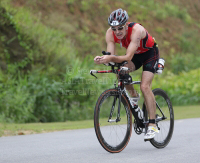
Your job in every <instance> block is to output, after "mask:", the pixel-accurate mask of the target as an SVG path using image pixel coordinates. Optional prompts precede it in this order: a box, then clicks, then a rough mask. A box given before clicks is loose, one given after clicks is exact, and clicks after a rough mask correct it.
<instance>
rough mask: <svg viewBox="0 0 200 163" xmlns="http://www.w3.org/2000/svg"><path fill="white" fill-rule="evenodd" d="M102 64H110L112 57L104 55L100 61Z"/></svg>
mask: <svg viewBox="0 0 200 163" xmlns="http://www.w3.org/2000/svg"><path fill="white" fill-rule="evenodd" d="M99 62H100V63H109V62H111V56H110V55H104V56H102V57H101V58H100V60H99Z"/></svg>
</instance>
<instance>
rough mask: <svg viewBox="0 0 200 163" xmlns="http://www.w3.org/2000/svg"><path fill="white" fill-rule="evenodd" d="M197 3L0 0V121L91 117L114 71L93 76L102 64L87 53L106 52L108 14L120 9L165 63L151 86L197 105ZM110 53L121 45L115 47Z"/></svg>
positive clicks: (180, 102)
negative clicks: (140, 27)
mask: <svg viewBox="0 0 200 163" xmlns="http://www.w3.org/2000/svg"><path fill="white" fill-rule="evenodd" d="M144 2H145V3H144ZM183 3H187V2H185V1H184V2H183ZM194 3H195V2H194ZM194 5H195V4H194ZM196 6H197V7H196V9H192V12H191V11H190V7H188V6H187V4H185V6H184V7H180V6H178V5H177V4H175V3H174V2H172V1H167V2H166V1H163V2H162V1H156V0H148V1H144V0H136V1H131V0H121V1H118V0H117V1H114V0H111V1H103V0H99V1H95V0H88V1H85V0H70V1H67V2H66V1H64V0H61V1H59V2H58V1H56V0H52V1H47V0H44V1H41V0H36V1H34V2H33V1H32V0H2V1H1V3H0V59H1V61H0V103H1V106H0V122H15V123H25V122H29V123H30V122H55V121H57V122H58V121H59V122H63V121H69V120H84V119H92V118H93V108H94V106H95V102H96V100H97V98H98V96H99V95H100V94H101V92H103V91H104V90H105V89H108V88H110V87H113V83H114V82H113V81H114V79H115V75H106V74H105V75H101V76H100V75H98V77H99V79H98V80H95V79H94V78H93V77H91V76H90V75H89V70H90V69H108V68H107V67H105V66H97V65H94V63H93V57H94V56H96V55H101V53H100V52H101V51H102V50H105V48H106V45H105V31H106V30H107V28H108V25H107V16H108V15H109V14H110V12H111V11H112V10H114V9H116V8H119V7H121V8H125V9H126V10H127V11H128V13H129V16H130V21H135V22H139V23H141V24H142V25H144V26H145V27H146V28H147V29H148V31H149V32H150V33H151V34H152V35H153V36H155V38H156V40H157V42H158V44H159V48H160V51H161V55H162V57H164V58H165V60H166V67H165V70H164V73H163V74H162V75H161V76H156V77H155V81H154V83H153V88H156V87H161V88H163V89H164V90H165V91H166V92H167V93H168V94H169V97H170V98H171V99H172V102H173V104H174V105H188V104H200V96H199V94H200V87H199V79H200V77H199V74H200V73H199V63H200V57H199V55H198V54H199V51H200V46H198V45H200V42H199V33H200V32H199V30H200V28H199V24H200V21H199V19H198V17H195V16H193V13H195V15H198V11H199V10H198V5H196ZM94 8H95V10H94ZM191 14H192V15H191ZM176 22H178V23H176ZM192 24H194V25H192ZM117 53H118V55H123V54H124V53H125V50H124V49H120V48H119V45H118V46H117ZM140 74H141V70H140V71H137V72H135V73H134V74H133V77H134V79H139V78H140Z"/></svg>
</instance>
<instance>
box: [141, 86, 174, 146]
mask: <svg viewBox="0 0 200 163" xmlns="http://www.w3.org/2000/svg"><path fill="white" fill-rule="evenodd" d="M152 92H153V94H154V96H155V100H156V102H157V103H158V105H159V106H160V107H161V110H162V112H163V113H164V115H165V117H166V118H167V119H165V120H162V121H159V122H158V127H159V128H160V131H159V134H157V135H156V136H155V137H154V138H153V139H151V140H150V143H151V144H152V145H153V146H154V147H156V148H164V147H166V146H167V145H168V143H169V142H170V140H171V138H172V134H173V130H174V111H173V107H172V103H171V101H170V99H169V97H168V95H167V93H166V92H165V91H163V90H162V89H160V88H156V89H154V90H153V91H152ZM161 98H162V99H161ZM162 102H163V103H162ZM164 104H166V106H164ZM143 107H144V108H143V110H144V114H145V121H148V113H147V110H146V106H145V104H143ZM156 117H157V118H158V117H161V112H160V111H159V109H158V106H156ZM167 127H169V129H167ZM165 131H167V133H164V132H165Z"/></svg>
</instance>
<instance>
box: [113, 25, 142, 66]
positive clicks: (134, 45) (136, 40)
mask: <svg viewBox="0 0 200 163" xmlns="http://www.w3.org/2000/svg"><path fill="white" fill-rule="evenodd" d="M143 30H144V28H143V27H142V26H140V25H136V26H135V27H134V28H133V31H132V34H131V42H130V44H129V46H128V48H127V51H126V55H125V56H112V58H111V60H112V62H116V63H121V62H123V61H131V60H132V58H133V56H134V53H135V51H136V50H137V49H138V47H139V45H140V40H141V39H142V38H143V37H142V35H143Z"/></svg>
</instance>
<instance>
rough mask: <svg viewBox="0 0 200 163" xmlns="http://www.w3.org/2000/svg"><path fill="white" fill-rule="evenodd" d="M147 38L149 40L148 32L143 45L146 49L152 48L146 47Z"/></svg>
mask: <svg viewBox="0 0 200 163" xmlns="http://www.w3.org/2000/svg"><path fill="white" fill-rule="evenodd" d="M147 40H148V33H147V32H146V37H145V38H144V39H143V40H142V45H143V48H144V49H150V47H146V43H147Z"/></svg>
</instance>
